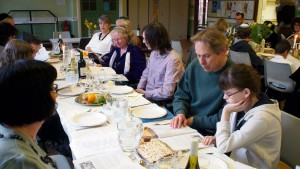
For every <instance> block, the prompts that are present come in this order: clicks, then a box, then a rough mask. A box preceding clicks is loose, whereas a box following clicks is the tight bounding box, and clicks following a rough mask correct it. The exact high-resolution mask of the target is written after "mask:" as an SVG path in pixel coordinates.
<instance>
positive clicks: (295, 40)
mask: <svg viewBox="0 0 300 169" xmlns="http://www.w3.org/2000/svg"><path fill="white" fill-rule="evenodd" d="M297 37H298V35H295V38H294V45H293V48H294V49H295V48H296V43H297Z"/></svg>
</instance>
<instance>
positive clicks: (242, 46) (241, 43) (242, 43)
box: [230, 24, 264, 75]
mask: <svg viewBox="0 0 300 169" xmlns="http://www.w3.org/2000/svg"><path fill="white" fill-rule="evenodd" d="M250 34H251V28H250V27H249V25H248V24H242V25H241V26H240V27H239V28H238V30H237V37H236V38H235V40H234V42H233V44H232V45H231V47H230V50H232V51H235V52H247V53H249V56H250V60H251V64H252V66H253V67H254V68H255V69H256V70H257V71H258V73H259V74H261V75H263V74H264V67H263V62H262V60H261V59H260V58H259V57H258V56H257V55H256V53H255V51H254V50H253V49H252V47H251V46H250V45H249V44H248V42H249V40H250V39H249V37H250Z"/></svg>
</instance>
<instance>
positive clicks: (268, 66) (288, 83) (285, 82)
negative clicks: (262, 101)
mask: <svg viewBox="0 0 300 169" xmlns="http://www.w3.org/2000/svg"><path fill="white" fill-rule="evenodd" d="M264 70H265V72H264V75H265V85H266V87H267V88H271V89H273V90H276V91H279V92H284V93H291V92H293V91H294V88H295V82H294V81H293V80H292V79H290V78H289V76H290V75H291V74H292V70H291V67H290V65H289V64H286V63H277V62H272V61H270V60H267V59H264Z"/></svg>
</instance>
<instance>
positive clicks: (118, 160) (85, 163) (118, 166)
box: [73, 151, 145, 169]
mask: <svg viewBox="0 0 300 169" xmlns="http://www.w3.org/2000/svg"><path fill="white" fill-rule="evenodd" d="M73 164H74V166H75V168H77V169H103V168H109V169H145V168H144V167H142V166H141V165H139V164H138V163H135V162H133V161H132V160H131V159H130V158H129V157H128V156H127V155H126V154H125V153H123V152H121V151H113V152H110V153H106V154H101V155H95V156H90V157H86V158H82V159H79V160H74V161H73Z"/></svg>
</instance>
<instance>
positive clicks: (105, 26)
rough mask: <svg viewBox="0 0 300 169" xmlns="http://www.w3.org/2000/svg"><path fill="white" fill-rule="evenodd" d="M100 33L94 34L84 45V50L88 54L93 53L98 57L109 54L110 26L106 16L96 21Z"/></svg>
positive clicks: (110, 42) (110, 43)
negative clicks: (98, 55)
mask: <svg viewBox="0 0 300 169" xmlns="http://www.w3.org/2000/svg"><path fill="white" fill-rule="evenodd" d="M98 21H99V28H100V32H98V33H95V34H94V35H93V37H92V39H91V40H90V42H89V43H88V44H87V45H86V47H85V49H86V50H87V51H89V52H94V53H97V54H100V55H104V54H107V53H109V52H110V47H111V45H112V41H111V35H110V30H109V28H110V26H111V21H110V18H109V17H108V16H107V15H102V16H100V17H99V19H98Z"/></svg>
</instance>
